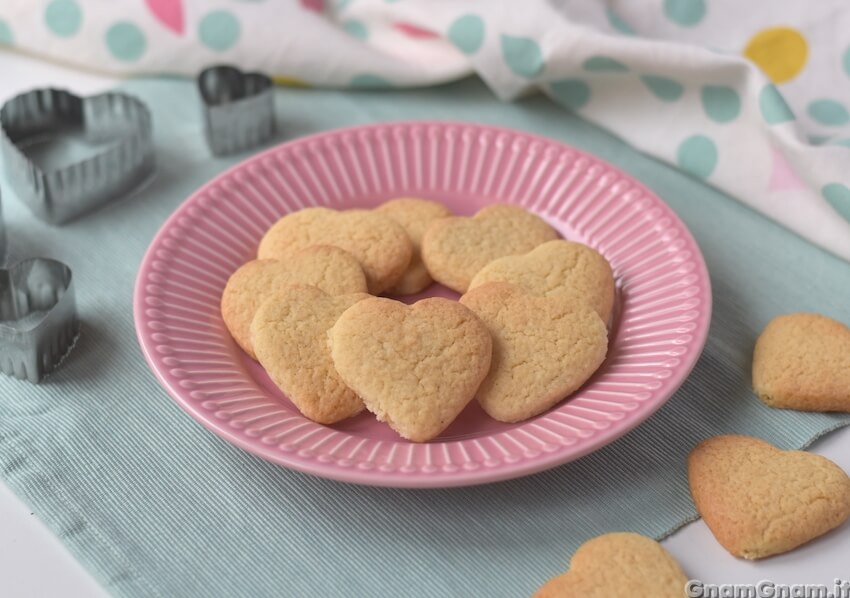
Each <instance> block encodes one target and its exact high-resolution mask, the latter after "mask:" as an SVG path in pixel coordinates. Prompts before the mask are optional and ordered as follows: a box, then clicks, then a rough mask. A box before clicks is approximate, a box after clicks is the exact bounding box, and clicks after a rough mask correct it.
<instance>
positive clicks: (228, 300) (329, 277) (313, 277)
mask: <svg viewBox="0 0 850 598" xmlns="http://www.w3.org/2000/svg"><path fill="white" fill-rule="evenodd" d="M290 284H309V285H313V286H315V287H318V288H319V289H321V290H323V291H325V292H326V293H330V294H331V295H343V294H348V293H365V292H366V277H365V275H364V274H363V269H362V268H361V267H360V264H359V263H358V262H357V260H356V259H354V257H353V256H352V255H351V254H349V253H347V252H345V251H343V250H342V249H339V248H337V247H331V246H327V245H319V246H313V247H307V248H306V249H304V250H302V251H300V252H298V253H296V254H295V255H294V256H293V257H292V259H289V260H287V261H279V260H253V261H250V262H248V263H246V264H244V265H243V266H241V267H240V268H239V269H238V270H236V272H234V273H233V275H232V276H231V277H230V279H229V280H228V281H227V284H226V285H225V287H224V292H223V293H222V295H221V315H222V318H223V319H224V323H225V325H226V326H227V329H228V330H229V331H230V334H231V336H233V338H234V340H235V341H236V343H237V344H238V345H239V346H240V347H241V348H242V350H243V351H245V352H246V353H247V354H248V355H250V356H251V357H252V358H256V356H255V354H254V348H253V345H252V343H251V320H253V319H254V314H256V312H257V309H258V308H259V307H260V304H262V303H263V301H264V300H265V299H266V298H267V297H269V296H270V295H274V294H276V293H278V292H280V291H281V290H283V289H284V288H285V287H286V286H288V285H290Z"/></svg>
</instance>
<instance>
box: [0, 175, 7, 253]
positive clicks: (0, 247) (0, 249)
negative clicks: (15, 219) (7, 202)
mask: <svg viewBox="0 0 850 598" xmlns="http://www.w3.org/2000/svg"><path fill="white" fill-rule="evenodd" d="M7 248H8V241H6V222H5V221H4V220H3V190H2V189H0V266H2V265H3V264H5V263H6V249H7Z"/></svg>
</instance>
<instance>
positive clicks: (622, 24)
mask: <svg viewBox="0 0 850 598" xmlns="http://www.w3.org/2000/svg"><path fill="white" fill-rule="evenodd" d="M605 16H607V17H608V24H609V25H611V28H612V29H614V31H619V32H620V33H622V34H623V35H634V34H635V30H634V29H632V26H631V25H629V24H628V23H627V22H626V21H624V20H623V17H621V16H620V15H618V14H617V13H616V12H614V10H613V9H611V8H609V9H607V10H606V11H605Z"/></svg>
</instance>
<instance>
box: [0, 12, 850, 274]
mask: <svg viewBox="0 0 850 598" xmlns="http://www.w3.org/2000/svg"><path fill="white" fill-rule="evenodd" d="M34 5H35V7H34ZM3 43H5V44H10V45H12V46H14V47H17V48H20V49H22V50H24V51H27V52H31V53H35V54H38V55H41V56H46V57H50V58H54V59H57V60H61V61H63V62H70V63H72V64H75V65H78V66H80V67H82V68H87V69H95V70H102V71H107V72H110V73H156V74H160V73H179V74H184V75H194V74H196V73H197V72H198V71H199V70H200V69H202V68H203V67H205V66H207V65H209V64H211V63H217V62H228V63H233V64H236V65H239V66H241V67H243V68H246V69H259V70H262V71H265V72H268V73H271V74H273V75H275V76H276V79H277V81H278V82H281V83H289V84H303V85H313V86H352V87H407V86H420V85H431V84H436V83H441V82H445V81H449V80H452V79H456V78H458V77H462V76H465V75H467V74H470V73H477V74H478V75H480V77H481V78H482V79H484V81H486V82H487V84H488V85H489V86H490V88H491V89H492V90H493V91H494V92H495V93H496V94H497V95H498V96H499V97H500V98H502V99H513V98H516V97H518V96H520V95H523V94H526V93H531V92H536V91H542V92H544V93H546V94H548V95H550V96H551V97H552V98H554V99H555V100H556V101H557V102H559V103H560V104H562V105H564V106H565V107H567V108H569V109H570V110H573V111H576V112H578V113H579V114H580V115H581V116H582V117H583V118H585V119H587V120H589V121H591V122H594V123H597V124H599V125H601V126H603V127H604V128H606V129H608V130H610V131H612V132H614V133H615V134H617V135H618V136H619V137H621V138H623V139H625V140H626V141H628V142H629V143H630V144H632V145H633V146H635V147H637V148H638V149H640V150H642V151H645V152H647V153H649V154H650V155H653V156H655V157H657V158H659V159H661V160H664V161H666V162H669V163H671V164H675V165H677V166H678V167H679V168H681V169H683V170H685V171H686V172H688V173H690V174H691V175H693V176H695V177H698V178H702V179H704V180H706V181H707V182H709V183H710V184H712V185H715V186H716V187H719V188H720V189H722V190H724V191H727V192H729V193H730V194H731V195H733V196H734V197H736V198H737V199H739V200H740V201H743V202H744V203H746V204H748V205H749V206H751V207H752V208H754V209H756V210H758V211H760V212H762V213H764V214H766V215H768V216H769V217H771V218H773V219H775V220H776V221H778V222H780V223H782V224H784V225H785V226H787V227H788V228H790V229H792V230H794V231H796V232H797V233H799V234H800V235H802V236H804V237H806V238H807V239H809V240H811V241H813V242H815V243H818V244H819V245H821V246H823V247H825V248H827V249H828V250H830V251H832V252H834V253H836V254H837V255H840V256H842V257H844V258H845V259H850V111H848V107H850V6H848V5H847V4H846V2H843V1H842V0H821V1H820V2H775V1H773V0H753V1H750V2H747V3H746V8H743V5H742V4H741V2H740V1H739V0H664V1H663V2H660V1H658V0H609V1H608V2H602V1H600V0H524V1H523V2H516V1H513V0H494V1H490V2H480V1H476V0H404V1H402V2H397V1H393V0H336V1H331V0H300V1H298V0H275V1H267V0H251V1H247V0H243V1H242V2H233V1H232V0H146V2H144V3H142V2H134V3H125V2H106V1H104V0H49V1H45V0H40V1H38V2H33V0H4V2H3V3H2V4H0V44H3Z"/></svg>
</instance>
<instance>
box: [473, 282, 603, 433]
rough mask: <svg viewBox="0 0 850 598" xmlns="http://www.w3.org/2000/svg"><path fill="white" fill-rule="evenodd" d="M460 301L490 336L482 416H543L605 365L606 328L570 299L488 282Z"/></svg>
mask: <svg viewBox="0 0 850 598" xmlns="http://www.w3.org/2000/svg"><path fill="white" fill-rule="evenodd" d="M460 302H461V303H462V304H463V305H465V306H467V307H468V308H469V309H471V310H472V311H473V312H475V313H476V314H477V315H478V317H479V318H481V320H482V321H483V322H484V323H485V324H486V325H487V329H488V330H489V331H490V334H491V336H492V337H493V359H492V366H491V369H490V373H489V374H488V376H487V378H485V379H484V382H483V383H482V384H481V388H480V389H479V390H478V395H477V396H478V402H479V403H480V404H481V406H482V407H483V409H484V411H486V412H487V414H488V415H490V417H492V418H494V419H497V420H499V421H503V422H519V421H523V420H525V419H528V418H530V417H533V416H535V415H538V414H540V413H543V412H544V411H546V410H547V409H549V408H550V407H552V406H553V405H555V404H556V403H559V402H560V401H561V400H563V399H564V398H565V397H567V396H569V395H570V394H572V393H573V392H574V391H576V390H577V389H578V388H579V387H580V386H581V385H582V384H584V383H585V381H587V379H588V378H590V376H591V375H593V373H594V372H595V371H596V370H597V369H598V368H599V366H600V365H601V364H602V362H603V361H604V360H605V354H606V353H607V350H608V331H607V328H606V326H605V323H604V322H603V321H602V319H601V318H600V317H599V315H598V314H597V313H596V312H595V311H594V310H593V309H592V308H591V307H590V306H588V305H586V304H583V303H579V304H576V303H575V302H574V301H573V300H572V299H570V298H569V297H562V296H554V297H538V296H535V295H530V294H528V293H526V292H525V291H523V290H522V289H520V288H519V287H517V286H514V285H511V284H508V283H503V282H491V283H487V284H485V285H482V286H480V287H476V288H475V289H472V290H471V291H469V292H468V293H466V294H465V295H464V296H463V297H461V298H460Z"/></svg>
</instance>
